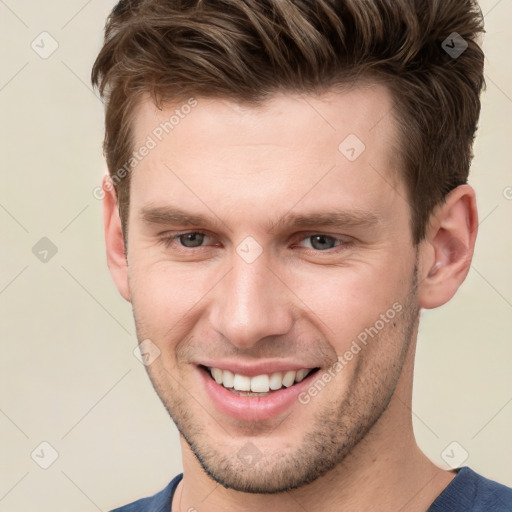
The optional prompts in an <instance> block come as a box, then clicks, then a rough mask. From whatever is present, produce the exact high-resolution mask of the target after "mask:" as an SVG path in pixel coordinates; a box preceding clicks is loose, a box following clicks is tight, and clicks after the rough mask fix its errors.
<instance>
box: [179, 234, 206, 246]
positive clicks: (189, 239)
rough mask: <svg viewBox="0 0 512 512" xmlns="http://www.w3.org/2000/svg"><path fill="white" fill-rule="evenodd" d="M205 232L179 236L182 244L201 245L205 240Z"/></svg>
mask: <svg viewBox="0 0 512 512" xmlns="http://www.w3.org/2000/svg"><path fill="white" fill-rule="evenodd" d="M204 237H205V235H204V234H203V233H185V234H184V235H180V236H179V240H180V243H181V245H183V246H184V247H199V246H200V245H202V244H203V242H204Z"/></svg>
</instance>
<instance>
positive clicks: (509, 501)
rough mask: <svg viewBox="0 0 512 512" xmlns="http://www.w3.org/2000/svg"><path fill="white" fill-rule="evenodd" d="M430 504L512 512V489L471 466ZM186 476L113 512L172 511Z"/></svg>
mask: <svg viewBox="0 0 512 512" xmlns="http://www.w3.org/2000/svg"><path fill="white" fill-rule="evenodd" d="M456 472H457V476H456V477H455V478H454V479H453V480H452V481H451V482H450V483H449V484H448V486H447V487H446V488H445V490H444V491H443V492H442V493H441V494H440V495H439V496H438V497H437V498H436V500H435V501H434V503H432V505H430V507H429V509H428V510H427V512H512V488H510V487H506V486H504V485H502V484H499V483H497V482H494V481H492V480H489V479H487V478H484V477H483V476H480V475H479V474H477V473H475V472H474V471H473V470H472V469H470V468H468V467H463V468H459V469H457V470H456ZM182 478H183V474H180V475H178V476H177V477H175V478H174V479H173V480H171V482H170V483H169V484H168V485H167V487H166V488H165V489H163V490H162V491H160V492H159V493H157V494H155V495H154V496H151V497H150V498H143V499H141V500H138V501H134V502H133V503H130V504H129V505H125V506H124V507H121V508H116V509H115V510H112V511H111V512H170V511H171V503H172V497H173V495H174V491H175V490H176V487H177V486H178V484H179V483H180V481H181V479H182Z"/></svg>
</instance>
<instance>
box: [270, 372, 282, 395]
mask: <svg viewBox="0 0 512 512" xmlns="http://www.w3.org/2000/svg"><path fill="white" fill-rule="evenodd" d="M269 387H270V389H272V390H274V391H275V390H276V389H281V388H282V387H283V374H282V373H281V372H277V373H273V374H272V375H271V376H270V386H269Z"/></svg>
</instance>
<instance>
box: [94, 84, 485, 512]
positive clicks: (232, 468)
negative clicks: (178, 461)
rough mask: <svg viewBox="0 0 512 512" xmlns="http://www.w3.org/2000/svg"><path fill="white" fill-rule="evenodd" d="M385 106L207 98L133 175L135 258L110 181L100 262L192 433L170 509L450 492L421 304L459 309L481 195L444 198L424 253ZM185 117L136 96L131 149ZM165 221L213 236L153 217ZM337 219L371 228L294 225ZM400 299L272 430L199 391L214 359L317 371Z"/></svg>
mask: <svg viewBox="0 0 512 512" xmlns="http://www.w3.org/2000/svg"><path fill="white" fill-rule="evenodd" d="M391 107H392V100H391V98H390V95H389V94H388V92H387V90H386V89H385V88H384V87H383V86H380V85H375V84H374V85H367V86H364V87H363V86H358V87H355V88H352V89H350V90H345V91H343V92H339V91H338V92H330V93H326V94H323V95H322V96H316V97H313V96H299V95H286V96H283V95H279V96H275V97H273V98H272V99H271V100H269V101H267V102H266V103H265V104H264V105H263V107H260V108H252V107H248V106H242V105H239V104H237V103H235V102H231V101H228V100H220V99H217V100H211V99H204V98H198V105H197V106H196V107H195V108H194V109H193V110H192V111H191V113H190V114H189V115H187V116H186V118H184V119H183V120H180V123H179V125H178V126H176V127H175V128H174V130H173V131H172V132H170V133H169V134H168V135H167V136H166V137H165V138H164V139H163V140H162V141H161V142H160V143H159V144H158V145H157V147H155V148H154V149H152V150H151V152H150V153H149V154H148V156H146V157H145V158H144V159H143V161H141V162H140V164H138V166H137V167H136V169H135V170H134V171H133V173H132V176H131V178H132V183H131V191H130V196H131V202H130V209H129V222H128V226H129V228H128V235H127V258H126V257H125V253H124V251H125V249H126V247H125V246H124V240H123V235H122V231H121V223H120V220H119V215H118V211H117V206H116V198H115V193H114V192H112V190H111V189H110V188H109V187H108V186H107V185H108V183H107V182H105V183H104V188H105V191H106V195H105V199H104V224H105V235H106V244H107V255H108V265H109V268H110V270H111V273H112V276H113V278H114V281H115V282H116V285H117V287H118V289H119V291H120V293H121V295H122V296H123V297H124V298H125V299H126V300H128V301H130V302H131V303H132V306H133V311H134V317H135V322H136V328H137V335H138V339H139V340H140V341H142V340H144V339H150V340H151V341H152V342H153V343H154V344H155V345H156V346H157V347H158V349H159V350H160V357H158V358H157V359H156V360H155V361H154V362H153V363H152V364H151V365H149V366H148V367H147V370H148V373H149V376H150V378H151V380H152V383H153V385H154V387H155V389H156V391H157V393H158V395H159V396H160V398H161V400H162V402H163V403H164V405H165V407H166V408H167V410H168V411H169V413H170V414H171V416H172V418H173V420H174V421H175V422H176V424H177V426H178V428H179V430H180V433H181V444H182V456H183V468H184V479H183V481H182V482H181V483H180V485H179V487H178V490H177V493H176V495H175V498H174V501H173V506H172V510H173V511H185V510H190V509H191V508H192V509H193V510H197V511H202V510H208V511H209V512H217V511H223V510H231V509H233V510H245V511H257V510H264V509H267V508H268V507H271V508H272V509H274V510H280V511H283V512H287V511H292V510H293V511H296V510H298V509H300V508H301V507H303V508H304V509H305V510H309V511H316V510H318V511H320V510H321V511H323V512H325V511H334V510H336V511H338V510H344V511H359V512H360V511H366V510H368V511H370V510H375V507H376V504H378V508H379V510H380V511H383V512H385V511H388V510H389V511H392V510H393V511H396V510H401V509H402V507H403V510H407V511H413V512H414V511H425V510H427V509H428V507H429V505H430V504H431V503H432V502H433V501H434V499H435V498H436V497H437V496H438V495H439V493H440V492H441V491H442V490H443V489H444V488H445V487H446V485H448V483H449V482H450V481H451V480H452V479H453V478H454V476H455V474H454V473H453V472H449V471H444V470H442V469H440V468H438V467H437V466H435V465H434V464H433V463H432V462H430V461H429V460H428V459H427V457H426V456H425V455H424V454H423V453H422V452H421V451H420V449H419V448H418V446H417V444H416V441H415V439H414V434H413V430H412V420H411V401H412V381H413V365H414V352H415V344H416V338H417V330H418V320H419V312H420V309H421V308H435V307H438V306H440V305H442V304H444V303H445V302H447V301H448V300H450V298H451V297H452V296H453V295H454V294H455V292H456V291H457V289H458V287H459V286H460V284H461V283H462V282H463V280H464V278H465V277H466V275H467V272H468V270H469V266H470V262H471V257H472V254H473V247H474V243H475V237H476V231H477V212H476V204H475V194H474V191H473V189H472V188H471V187H470V186H468V185H463V186H460V187H458V188H456V189H455V190H453V191H452V192H451V193H450V194H449V196H448V197H447V199H446V201H445V202H444V203H443V204H442V205H440V206H439V207H438V208H437V209H436V210H435V212H433V214H432V216H431V220H430V223H429V226H428V229H427V236H426V238H425V240H424V241H423V242H422V243H421V244H419V245H418V246H415V245H414V244H413V242H412V235H411V226H410V205H409V201H408V200H407V192H406V189H405V185H404V183H403V181H402V179H401V177H400V171H399V162H398V161H397V160H396V157H395V156H394V155H396V154H397V153H396V150H395V148H396V146H397V144H396V142H397V135H396V132H395V121H394V119H393V118H392V116H391V115H388V113H389V112H390V110H391ZM175 109H176V105H170V106H168V107H165V108H164V109H163V110H162V111H161V110H158V109H156V108H155V106H154V105H153V104H152V103H151V101H150V100H149V99H148V98H145V99H144V100H143V101H141V103H140V105H139V109H138V111H137V113H136V117H135V118H136V121H135V126H134V131H135V146H136V147H139V146H140V145H142V144H143V143H144V140H146V137H147V136H148V134H150V133H151V132H152V130H153V129H154V128H155V127H156V126H158V124H159V123H160V122H161V121H162V120H165V119H168V118H169V116H170V115H171V114H172V113H173V112H174V110H175ZM351 133H352V134H356V135H357V137H358V138H359V139H360V140H362V141H363V142H364V144H365V146H366V149H365V150H364V152H363V153H362V154H361V155H360V156H359V157H358V158H357V159H356V160H355V161H349V160H348V159H347V158H346V157H345V156H344V155H343V154H342V153H341V152H340V151H339V150H338V146H339V144H340V143H341V142H342V141H343V140H344V139H345V138H346V137H347V135H349V134H351ZM154 207H174V208H180V209H182V210H186V211H187V212H189V213H192V214H202V215H204V216H205V217H206V218H207V222H206V223H203V222H201V223H200V224H193V225H184V224H179V223H169V222H159V223H156V222H148V221H147V219H146V220H145V219H144V215H143V212H144V211H147V210H148V209H150V208H154ZM335 210H336V211H344V212H351V213H354V212H355V213H357V214H359V215H361V214H362V213H365V215H366V216H367V217H370V218H371V219H373V222H368V223H359V224H352V223H346V222H345V223H341V224H339V225H336V226H332V225H325V224H314V225H312V226H308V227H306V228H304V227H303V226H297V225H292V224H289V223H288V222H287V219H288V217H287V215H288V216H289V215H291V214H297V215H299V214H300V215H309V214H311V213H312V212H319V211H321V212H326V213H332V212H333V211H335ZM283 219H284V220H283ZM153 220H155V219H153ZM279 220H281V221H282V222H279V223H278V222H277V221H279ZM285 221H286V222H285ZM271 225H273V226H274V229H273V230H269V226H271ZM183 231H185V232H201V233H205V234H206V235H207V236H206V237H205V238H204V239H202V244H203V245H200V246H198V247H192V248H189V247H184V246H183V238H181V239H179V238H175V239H174V240H173V241H172V242H170V243H168V244H165V243H164V242H163V239H164V237H165V236H167V237H169V236H172V235H175V234H176V233H182V232H183ZM318 234H319V235H324V236H327V237H334V238H327V239H323V243H324V244H326V245H327V248H325V245H323V246H320V249H319V248H318V247H319V246H318V245H316V244H315V245H313V244H314V242H313V241H312V239H311V238H310V237H311V236H314V235H318ZM247 236H251V237H252V238H254V239H255V240H256V241H257V242H258V244H259V246H260V247H261V249H262V252H261V255H260V256H259V257H258V258H257V259H256V260H255V261H253V262H252V263H247V262H246V261H244V259H242V258H241V257H240V256H239V255H238V254H237V252H236V249H237V246H238V245H239V244H240V243H241V242H242V241H243V240H244V239H245V238H246V237H247ZM315 240H316V239H315ZM186 243H187V242H186V240H185V244H186ZM433 268H435V271H433V270H432V269H433ZM396 303H398V304H399V305H400V306H401V311H400V312H399V313H397V314H396V316H395V317H394V318H393V320H392V321H389V322H387V323H385V325H384V327H383V328H382V329H380V330H379V332H378V334H377V335H376V336H375V337H374V338H372V339H371V340H370V342H369V343H368V344H367V345H366V346H364V347H363V348H362V349H361V351H360V352H359V353H358V354H357V355H355V356H354V358H353V359H352V360H351V361H349V362H348V363H347V364H346V365H345V366H344V367H343V369H342V371H339V372H337V373H336V374H335V377H334V378H333V379H332V381H331V382H330V383H329V384H328V387H327V388H326V389H324V390H323V391H321V392H319V393H318V394H317V396H315V397H314V398H312V399H311V400H310V401H309V403H307V404H301V403H299V402H297V403H295V404H294V405H293V406H292V407H291V408H290V409H289V410H287V411H286V413H285V414H283V415H279V416H277V417H275V418H270V419H267V420H261V421H244V420H235V419H234V418H232V417H229V416H227V415H224V414H223V413H221V412H220V411H219V410H218V409H216V407H215V406H214V405H213V404H212V403H211V401H210V400H209V398H208V396H207V395H206V394H205V392H204V389H203V387H202V386H201V383H200V382H199V379H198V377H197V375H198V374H197V371H198V370H197V366H196V365H197V363H198V361H200V360H201V358H203V357H209V358H210V359H213V360H218V359H223V358H228V357H229V358H239V359H240V360H243V361H255V360H261V359H265V360H266V359H277V358H284V359H286V360H295V361H296V360H298V361H300V362H303V363H304V366H305V367H320V371H319V375H322V373H325V372H326V371H328V369H329V367H332V364H333V363H334V362H335V361H336V359H337V357H339V356H342V355H343V354H344V353H345V352H346V351H347V350H349V349H350V346H351V344H352V342H353V340H355V339H356V338H357V336H358V334H360V333H361V332H363V331H364V330H365V329H366V328H368V327H370V326H373V325H375V323H376V321H377V320H379V318H381V316H380V315H382V314H385V313H386V311H388V310H389V309H390V308H392V307H393V304H396ZM248 442H250V443H251V445H252V446H253V447H254V448H255V449H256V450H257V453H259V454H260V455H261V458H260V460H259V461H258V462H257V464H255V465H252V466H247V465H246V464H244V463H243V462H242V461H241V460H240V458H239V457H238V456H237V454H238V453H239V451H240V450H242V449H244V446H247V443H248ZM299 504H300V505H299Z"/></svg>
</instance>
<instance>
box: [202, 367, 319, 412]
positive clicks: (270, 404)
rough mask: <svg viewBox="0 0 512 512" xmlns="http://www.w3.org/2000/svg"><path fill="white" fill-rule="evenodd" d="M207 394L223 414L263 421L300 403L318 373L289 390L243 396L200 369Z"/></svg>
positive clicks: (282, 389) (283, 389)
mask: <svg viewBox="0 0 512 512" xmlns="http://www.w3.org/2000/svg"><path fill="white" fill-rule="evenodd" d="M198 371H199V373H200V375H201V378H202V380H203V383H204V386H205V388H206V392H207V393H208V396H209V397H210V399H211V401H212V402H213V404H214V405H215V407H216V408H217V409H218V410H219V411H220V412H221V413H223V414H225V415H227V416H231V417H233V418H236V419H239V420H245V421H262V420H267V419H270V418H274V417H276V416H279V415H280V414H283V413H284V412H286V411H287V410H288V409H290V408H291V407H292V406H293V405H294V404H296V403H298V395H299V394H300V393H301V391H303V390H304V389H305V388H307V387H308V386H309V385H310V381H311V380H312V379H313V378H314V375H315V374H316V373H317V372H314V373H312V374H310V375H308V376H307V377H306V378H305V379H304V380H303V381H301V382H297V383H296V384H294V385H293V386H291V387H289V388H281V389H280V390H278V391H274V392H272V393H270V394H269V395H266V396H261V397H260V396H243V395H236V394H235V393H232V392H231V391H228V390H227V389H226V388H225V387H224V386H222V385H220V384H217V382H215V380H213V379H212V377H211V376H210V374H209V373H208V371H207V370H205V369H203V368H198Z"/></svg>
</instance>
